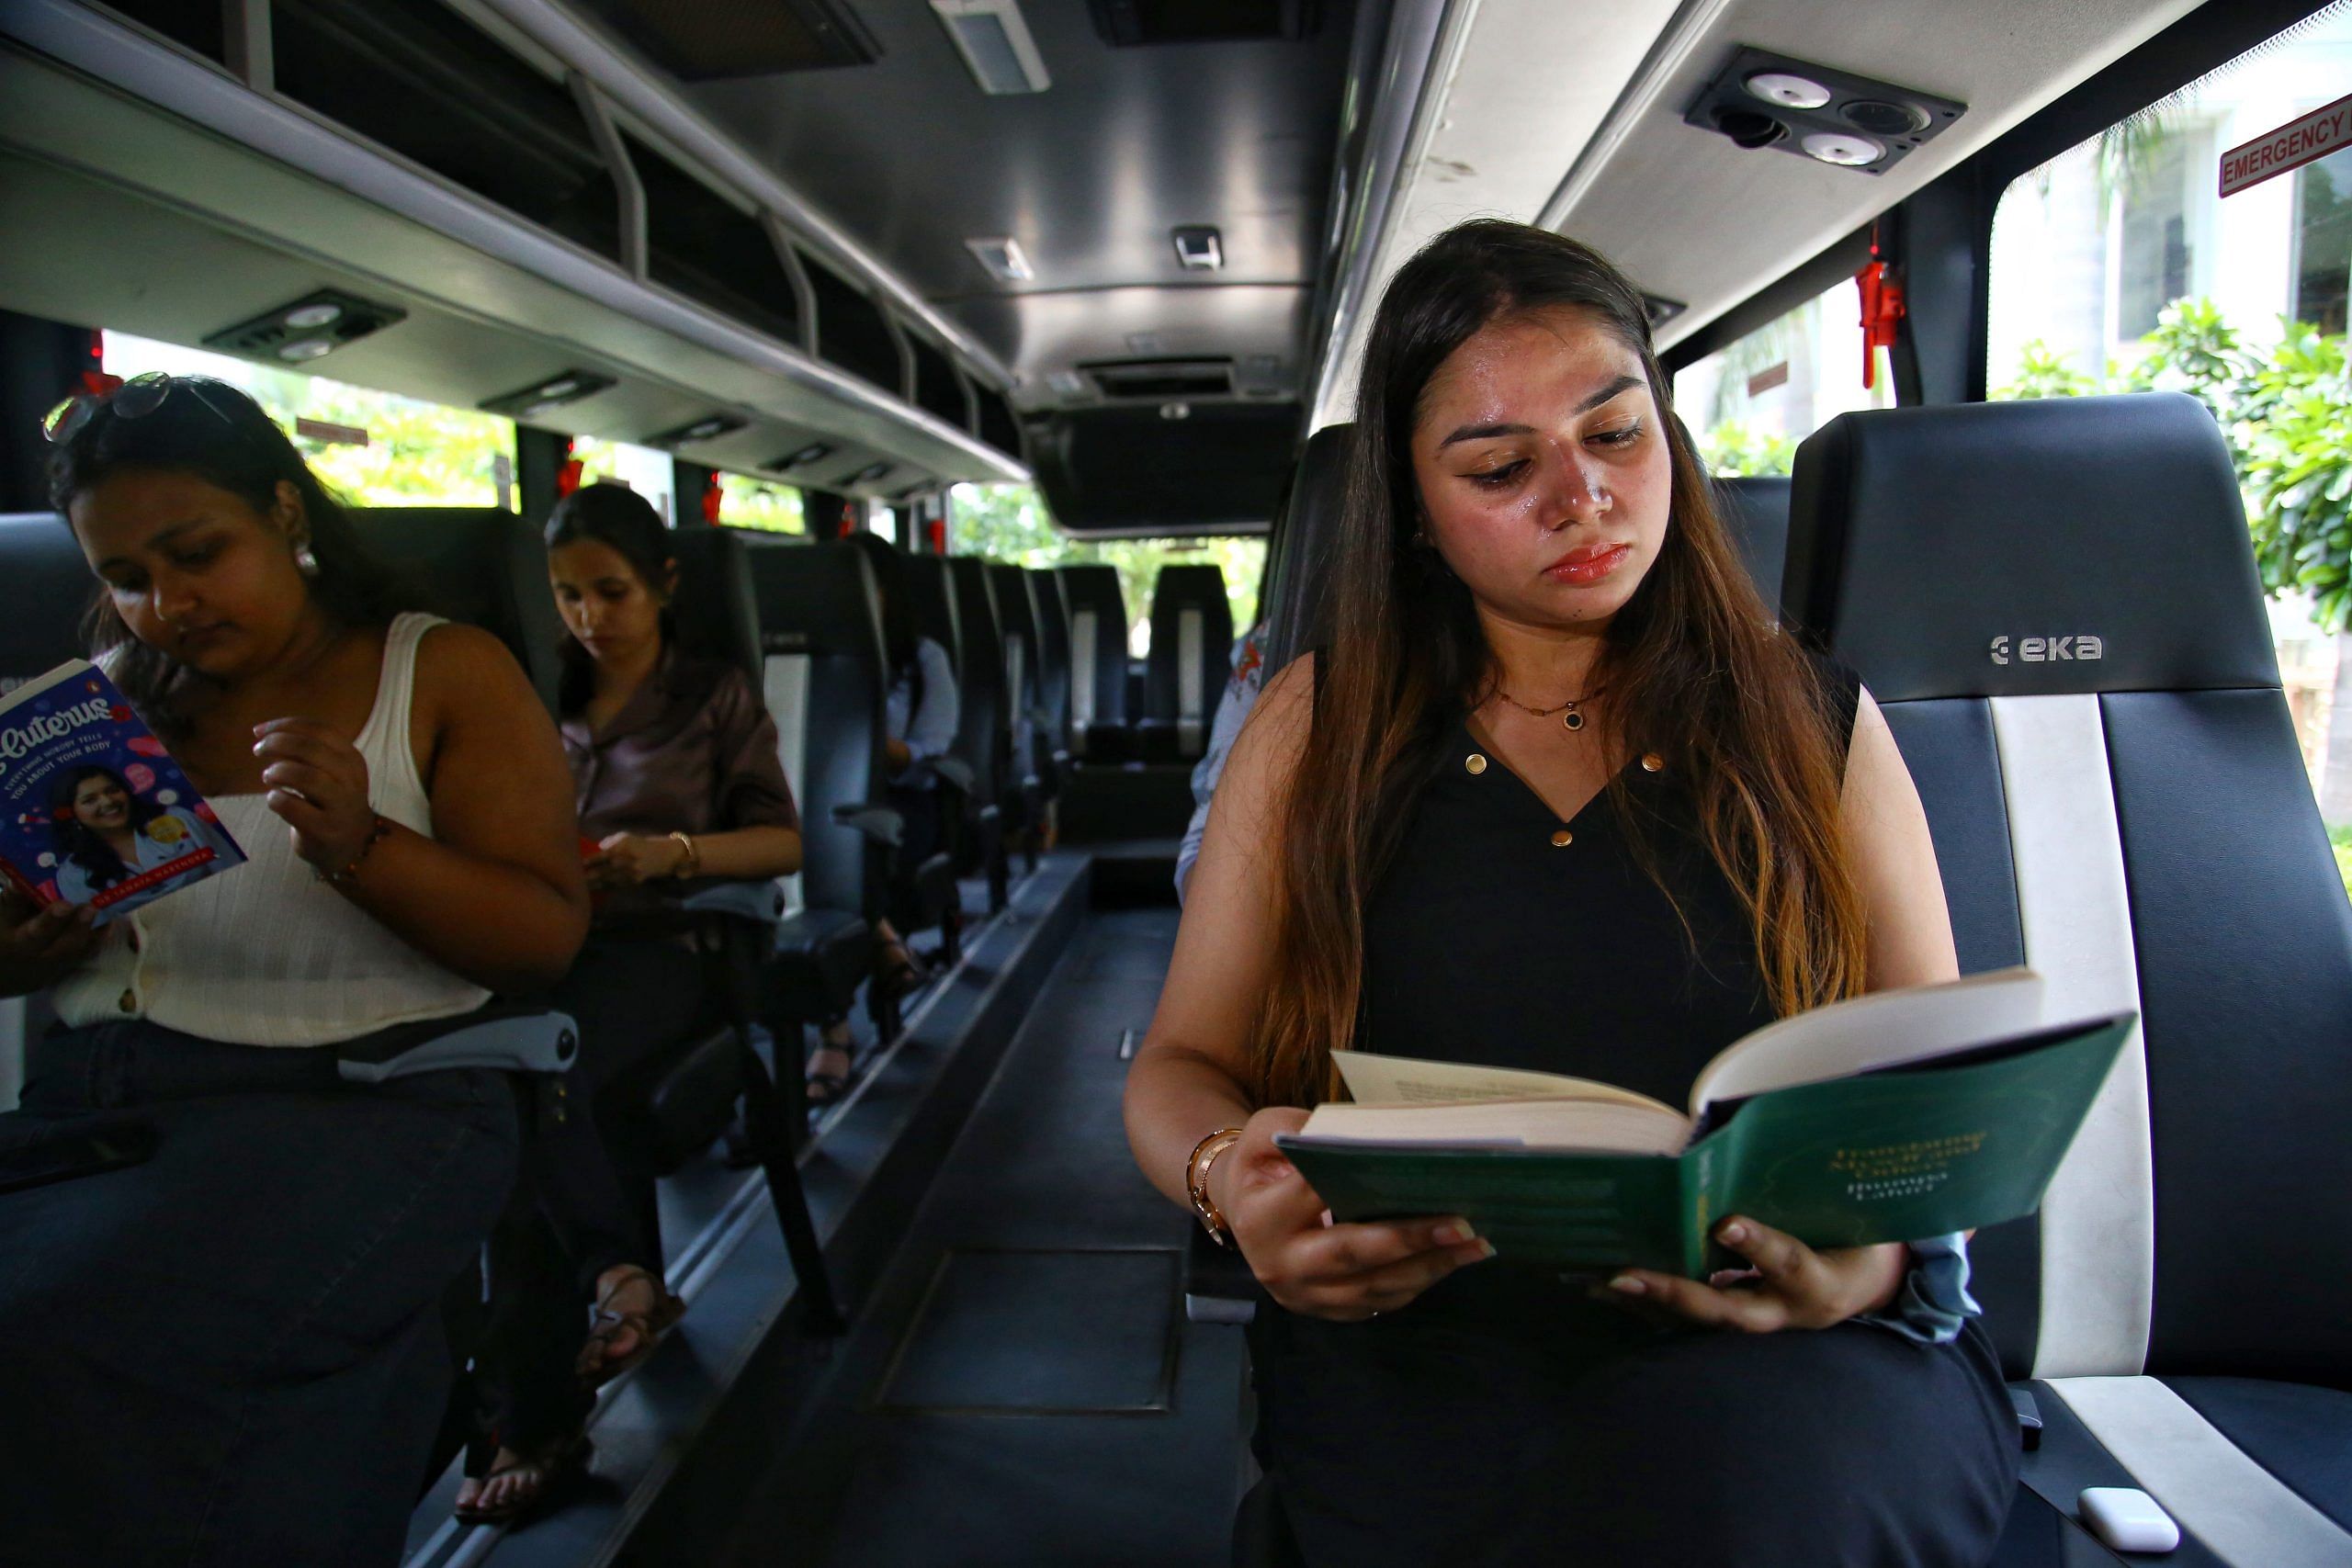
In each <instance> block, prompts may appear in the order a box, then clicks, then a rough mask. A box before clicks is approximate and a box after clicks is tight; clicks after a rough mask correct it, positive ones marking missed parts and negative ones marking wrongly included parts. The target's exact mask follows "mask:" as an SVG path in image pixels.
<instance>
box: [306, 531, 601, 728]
mask: <svg viewBox="0 0 2352 1568" xmlns="http://www.w3.org/2000/svg"><path fill="white" fill-rule="evenodd" d="M351 517H352V521H353V523H354V524H355V525H356V526H357V528H358V530H359V536H360V538H361V540H362V541H363V542H364V543H366V545H367V546H368V549H370V550H371V551H373V552H374V553H375V554H376V555H377V556H378V557H379V558H381V559H382V560H384V561H385V562H386V563H387V564H389V565H390V566H392V567H394V568H396V569H398V570H400V571H401V572H402V573H403V574H404V575H406V576H407V577H408V578H409V579H411V580H412V581H414V582H415V583H416V585H417V586H418V588H420V589H421V590H423V591H424V594H425V596H426V603H427V604H430V605H431V606H432V608H434V609H435V610H437V611H439V612H440V613H441V614H443V615H447V616H448V617H450V618H451V619H452V620H458V621H463V622H465V623H466V624H467V625H469V626H480V627H481V628H482V629H483V630H484V631H487V632H490V633H492V634H493V635H494V636H496V637H498V639H499V640H500V641H502V642H503V643H504V644H505V645H506V646H507V648H508V649H510V650H512V651H513V653H514V655H515V658H516V659H517V660H520V661H521V662H522V665H523V670H524V672H525V673H526V674H527V675H529V676H530V678H531V684H532V686H533V687H534V688H535V689H536V690H537V692H538V694H539V700H540V701H542V702H544V703H546V704H547V705H548V712H549V713H553V712H554V711H555V708H556V689H557V687H558V685H559V684H560V682H561V680H562V673H563V666H562V651H563V644H564V630H563V619H562V617H561V616H560V615H558V614H557V613H556V607H555V595H554V594H553V593H552V592H549V591H548V553H547V547H546V546H545V545H544V544H542V543H541V542H540V539H539V536H538V534H537V532H536V531H535V530H533V529H532V528H531V527H530V526H529V525H526V524H525V523H524V522H523V520H522V519H521V518H519V517H517V516H515V514H514V513H511V512H502V511H500V510H498V509H497V508H495V507H473V506H370V507H354V508H352V511H351Z"/></svg>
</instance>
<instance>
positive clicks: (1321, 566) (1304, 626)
mask: <svg viewBox="0 0 2352 1568" xmlns="http://www.w3.org/2000/svg"><path fill="white" fill-rule="evenodd" d="M1355 430H1356V427H1355V426H1354V425H1352V424H1329V425H1326V426H1324V427H1323V428H1322V429H1321V430H1318V431H1317V432H1316V433H1315V434H1312V435H1310V436H1308V437H1307V438H1306V449H1305V450H1304V451H1303V452H1301V453H1300V455H1299V459H1298V475H1297V477H1296V478H1295V479H1294V480H1293V481H1292V482H1291V491H1290V507H1289V510H1288V511H1286V512H1285V513H1283V523H1282V531H1281V537H1280V538H1278V539H1276V540H1275V541H1274V550H1275V556H1276V558H1275V560H1274V563H1273V566H1272V572H1273V586H1272V593H1271V594H1270V595H1269V598H1270V599H1271V600H1272V603H1271V604H1269V605H1268V606H1267V607H1266V608H1265V610H1263V611H1262V612H1261V620H1263V621H1264V623H1265V626H1266V635H1265V639H1264V644H1263V646H1264V649H1265V656H1266V672H1267V674H1268V675H1269V676H1271V675H1272V674H1273V673H1274V672H1275V671H1279V670H1280V669H1282V667H1283V665H1285V664H1287V663H1289V662H1290V661H1291V660H1293V659H1295V658H1296V657H1298V655H1299V654H1301V653H1303V652H1305V651H1306V649H1310V648H1318V647H1320V646H1322V645H1323V644H1324V643H1326V642H1328V641H1329V632H1328V630H1327V629H1326V626H1327V622H1328V619H1329V608H1328V600H1329V591H1330V584H1331V559H1332V552H1333V550H1334V549H1335V547H1336V546H1337V543H1338V535H1339V526H1340V508H1341V506H1342V505H1344V504H1345V502H1346V500H1347V479H1348V472H1347V469H1348V458H1349V454H1350V453H1351V450H1352V449H1353V446H1354V443H1355Z"/></svg>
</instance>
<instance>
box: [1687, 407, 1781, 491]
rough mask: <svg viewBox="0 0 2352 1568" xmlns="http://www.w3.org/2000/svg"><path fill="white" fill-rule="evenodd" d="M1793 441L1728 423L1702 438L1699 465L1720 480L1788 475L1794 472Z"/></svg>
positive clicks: (1700, 440)
mask: <svg viewBox="0 0 2352 1568" xmlns="http://www.w3.org/2000/svg"><path fill="white" fill-rule="evenodd" d="M1796 460H1797V444H1796V441H1795V440H1794V438H1792V437H1791V436H1786V435H1776V434H1773V433H1772V432H1771V431H1769V430H1750V429H1749V428H1748V427H1747V425H1745V424H1743V423H1740V422H1739V421H1738V420H1736V419H1733V420H1725V421H1724V423H1721V424H1718V425H1716V426H1715V427H1714V428H1713V430H1710V431H1708V432H1707V433H1706V434H1704V435H1702V436H1701V437H1699V461H1700V463H1701V465H1702V466H1703V467H1704V468H1706V470H1707V472H1709V473H1711V474H1713V475H1714V476H1715V477H1716V478H1717V479H1751V478H1755V477H1757V476H1759V475H1766V474H1780V475H1785V474H1787V473H1788V472H1789V471H1790V470H1791V469H1792V468H1795V466H1796Z"/></svg>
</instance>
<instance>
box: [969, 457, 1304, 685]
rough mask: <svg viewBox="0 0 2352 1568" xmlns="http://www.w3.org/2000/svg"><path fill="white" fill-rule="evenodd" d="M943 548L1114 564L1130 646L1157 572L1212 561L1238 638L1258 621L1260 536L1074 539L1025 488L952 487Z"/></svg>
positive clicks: (1028, 561)
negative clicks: (1124, 604) (1219, 573)
mask: <svg viewBox="0 0 2352 1568" xmlns="http://www.w3.org/2000/svg"><path fill="white" fill-rule="evenodd" d="M947 547H948V548H949V549H951V550H953V551H955V552H956V554H957V555H959V556H961V555H974V556H987V557H989V558H990V559H992V560H1001V561H1010V562H1012V563H1013V564H1014V565H1016V566H1024V567H1050V566H1078V565H1081V564H1083V563H1086V562H1089V561H1100V562H1103V563H1105V564H1107V565H1110V566H1112V567H1114V568H1115V569H1117V570H1118V573H1119V591H1120V592H1121V593H1123V594H1124V595H1125V597H1126V602H1127V615H1128V617H1129V620H1130V622H1131V623H1133V625H1131V627H1130V634H1131V635H1130V638H1129V644H1130V646H1131V647H1132V646H1134V644H1135V643H1136V641H1137V640H1138V638H1137V637H1136V636H1135V635H1134V632H1135V629H1136V627H1137V626H1140V624H1141V623H1143V622H1145V621H1148V620H1149V618H1150V616H1151V591H1152V585H1153V584H1154V583H1156V582H1157V581H1159V569H1160V568H1161V567H1163V566H1166V565H1169V564H1170V563H1174V564H1178V565H1188V566H1189V565H1199V564H1202V563H1204V562H1206V563H1209V564H1212V565H1214V566H1216V568H1218V569H1219V570H1222V571H1223V572H1224V573H1225V592H1226V598H1227V601H1228V602H1229V603H1230V604H1231V605H1232V607H1233V629H1234V632H1235V634H1236V635H1237V636H1238V634H1239V633H1240V632H1241V631H1242V630H1243V629H1244V628H1246V627H1248V626H1250V624H1251V623H1252V622H1254V621H1256V619H1257V618H1258V579H1259V576H1260V574H1261V572H1262V571H1263V570H1265V565H1266V541H1265V539H1264V537H1263V536H1232V535H1227V536H1217V537H1211V538H1202V539H1083V540H1081V539H1074V538H1072V537H1070V536H1069V535H1067V534H1065V533H1063V532H1062V531H1061V530H1060V529H1058V528H1057V527H1055V526H1054V524H1053V519H1052V518H1051V517H1050V516H1048V515H1047V514H1046V506H1045V502H1043V501H1042V500H1040V499H1039V498H1038V495H1037V491H1036V490H1035V487H1034V486H1030V485H957V486H956V489H955V491H954V496H953V506H952V510H951V511H950V513H949V518H948V525H947Z"/></svg>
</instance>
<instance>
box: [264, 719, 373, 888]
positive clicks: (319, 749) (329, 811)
mask: <svg viewBox="0 0 2352 1568" xmlns="http://www.w3.org/2000/svg"><path fill="white" fill-rule="evenodd" d="M254 756H256V757H258V758H260V759H261V764H262V769H261V780H262V784H263V785H264V787H266V789H267V790H268V792H269V794H268V802H269V808H270V810H271V811H272V812H274V813H276V814H277V817H278V818H280V819H281V820H283V821H284V822H285V823H286V825H287V826H288V828H290V829H293V832H294V852H295V853H296V854H298V855H300V856H301V857H302V858H303V859H304V860H306V861H308V862H310V863H311V865H312V866H314V867H316V868H317V869H318V872H319V874H321V875H322V876H333V875H334V874H336V873H337V872H341V871H344V870H346V869H348V868H349V867H350V866H351V864H352V863H354V862H355V861H356V860H357V859H358V858H359V856H360V854H361V853H362V852H364V851H365V850H366V849H367V848H368V843H369V841H370V840H372V839H373V837H374V836H375V833H376V827H377V822H378V818H377V815H376V809H375V807H372V806H370V805H369V804H368V759H367V758H365V757H363V756H361V755H360V753H359V748H358V747H356V746H355V745H353V744H352V743H351V742H350V741H349V740H347V739H345V738H344V737H343V736H342V735H340V734H337V733H336V732H335V730H334V729H333V728H331V727H329V726H327V725H325V724H322V723H321V722H319V721H318V720H317V719H314V718H273V719H271V720H270V721H269V722H268V723H266V724H259V725H255V726H254Z"/></svg>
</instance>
